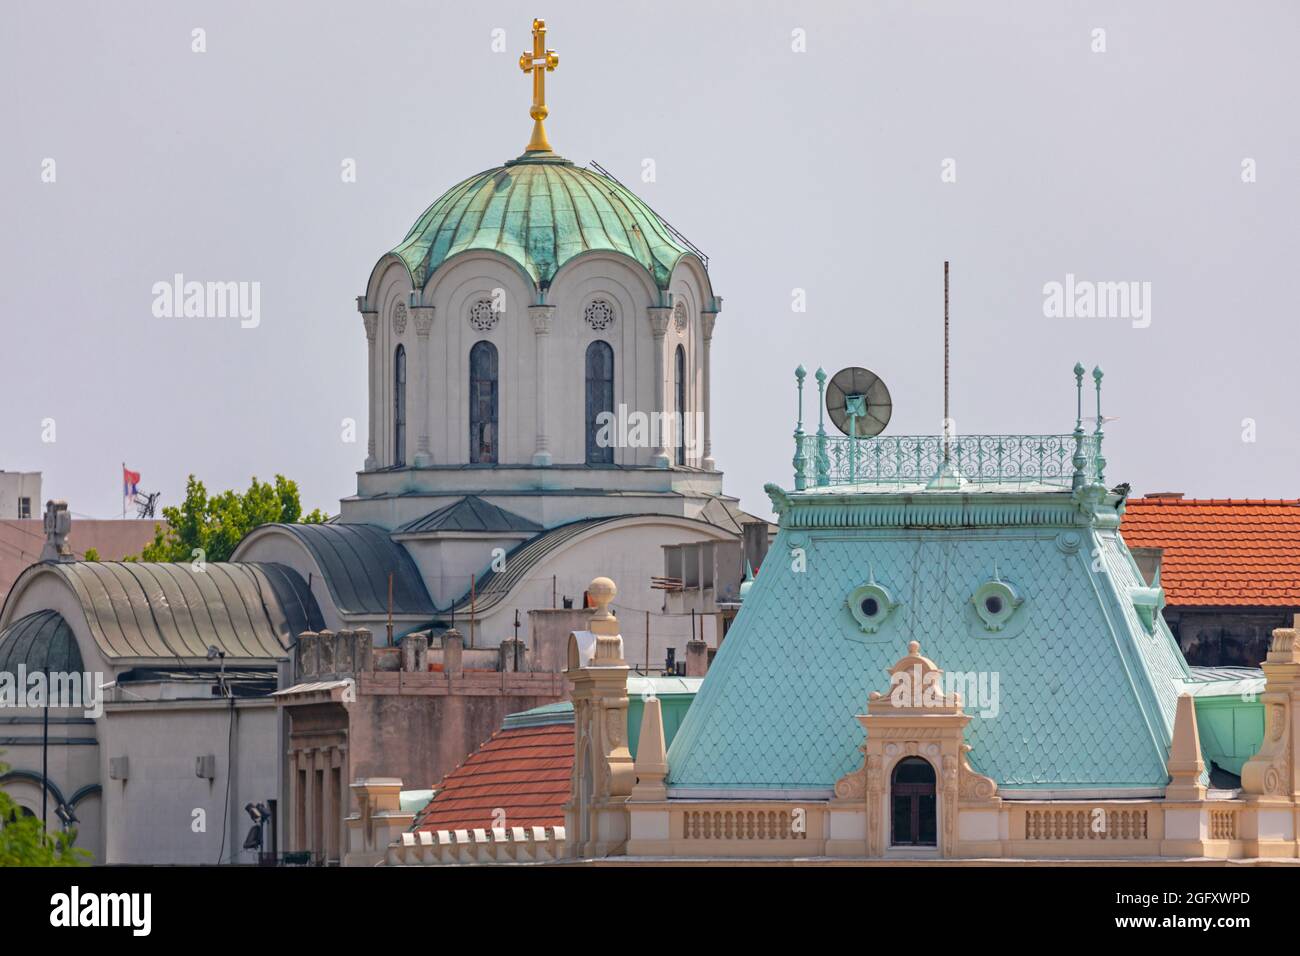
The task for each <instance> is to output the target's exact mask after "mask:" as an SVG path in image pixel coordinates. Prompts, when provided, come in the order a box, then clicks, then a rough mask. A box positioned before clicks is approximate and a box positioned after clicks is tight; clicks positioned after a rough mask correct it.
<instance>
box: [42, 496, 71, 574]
mask: <svg viewBox="0 0 1300 956" xmlns="http://www.w3.org/2000/svg"><path fill="white" fill-rule="evenodd" d="M71 531H72V515H71V514H69V513H68V503H67V502H66V501H59V500H57V499H51V500H49V501H47V502H45V547H43V548H42V549H41V560H42V561H75V560H77V559H76V558H75V557H74V556H73V554H72V548H70V547H69V546H68V534H69V533H70V532H71Z"/></svg>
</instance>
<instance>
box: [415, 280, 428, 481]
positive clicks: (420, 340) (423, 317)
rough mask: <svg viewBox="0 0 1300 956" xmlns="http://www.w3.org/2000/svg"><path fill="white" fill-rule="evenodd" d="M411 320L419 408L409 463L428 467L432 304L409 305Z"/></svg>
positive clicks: (417, 404)
mask: <svg viewBox="0 0 1300 956" xmlns="http://www.w3.org/2000/svg"><path fill="white" fill-rule="evenodd" d="M411 321H412V323H413V324H414V325H415V340H416V353H417V357H416V360H415V394H416V396H417V400H416V406H417V407H418V408H419V413H418V418H417V422H416V425H417V427H418V428H419V431H418V432H417V433H416V434H417V438H416V444H415V457H414V458H413V459H412V460H411V464H412V465H413V466H414V467H416V468H428V467H429V465H431V464H433V456H432V455H431V454H429V424H430V421H429V420H430V418H432V409H431V407H430V404H429V379H430V378H431V377H432V376H431V375H430V374H429V361H430V359H429V332H430V331H432V329H433V306H431V305H413V306H411Z"/></svg>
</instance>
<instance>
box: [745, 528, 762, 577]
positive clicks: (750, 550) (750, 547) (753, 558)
mask: <svg viewBox="0 0 1300 956" xmlns="http://www.w3.org/2000/svg"><path fill="white" fill-rule="evenodd" d="M741 537H742V540H743V542H744V555H745V556H744V560H745V561H748V562H749V566H750V567H751V568H753V569H754V570H755V571H757V570H758V566H759V565H760V564H762V563H763V558H765V557H767V522H766V521H746V522H745V523H744V524H743V525H741ZM741 567H742V568H743V567H744V565H743V564H742V565H741Z"/></svg>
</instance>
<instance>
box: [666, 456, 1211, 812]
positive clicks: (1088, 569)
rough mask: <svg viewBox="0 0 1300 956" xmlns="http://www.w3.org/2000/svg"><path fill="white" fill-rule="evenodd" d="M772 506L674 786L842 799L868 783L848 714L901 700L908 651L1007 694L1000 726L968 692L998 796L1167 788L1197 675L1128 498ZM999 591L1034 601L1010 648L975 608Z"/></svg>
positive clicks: (1015, 496)
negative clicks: (914, 643)
mask: <svg viewBox="0 0 1300 956" xmlns="http://www.w3.org/2000/svg"><path fill="white" fill-rule="evenodd" d="M1068 476H1069V472H1068V470H1067V471H1066V473H1065V477H1066V482H1067V483H1068V480H1069V477H1068ZM768 491H769V494H770V495H771V496H772V498H773V504H774V507H775V509H776V511H777V512H778V514H779V515H780V518H781V530H780V533H779V534H778V536H777V539H776V541H775V542H774V544H773V545H772V548H771V550H770V552H769V554H768V556H767V558H766V559H765V560H764V562H763V566H762V568H761V569H760V571H759V573H758V575H757V577H756V579H755V582H754V585H753V588H752V590H751V591H750V592H749V594H748V596H747V597H746V599H745V603H744V605H743V606H742V609H741V611H740V614H739V616H738V617H737V619H736V622H735V624H734V625H733V626H732V628H731V629H730V631H729V633H728V635H727V639H726V641H725V642H724V643H723V645H722V647H721V648H720V649H719V651H718V654H717V657H716V658H715V660H714V663H713V666H712V668H711V669H710V671H709V674H708V676H707V678H706V679H705V681H704V685H703V687H702V688H701V690H700V693H699V694H698V696H697V698H696V700H695V702H694V704H693V706H692V707H691V709H690V711H689V712H688V713H687V715H686V719H685V721H684V722H683V725H682V727H681V730H680V731H679V732H678V734H677V737H676V739H675V740H674V741H673V744H672V747H671V748H670V751H669V755H668V763H669V776H668V783H669V786H670V787H671V788H673V789H675V790H676V791H678V792H682V791H685V792H686V794H688V793H689V792H691V791H696V792H699V793H701V795H703V793H702V792H704V791H715V792H731V791H741V792H754V791H786V792H788V791H814V792H826V793H827V794H829V791H830V789H831V788H832V787H833V786H834V784H835V782H836V780H837V779H839V777H841V776H842V775H844V774H845V773H848V772H849V771H851V770H854V769H856V768H857V767H859V766H860V765H861V762H862V755H861V752H860V750H859V748H860V746H861V745H862V741H863V731H862V728H861V725H860V724H859V723H858V722H857V721H856V720H855V719H854V716H855V715H856V714H862V713H865V712H866V710H865V709H866V703H867V697H868V695H869V694H870V693H871V692H872V691H881V692H882V693H888V691H889V689H890V688H889V677H888V675H887V669H888V668H889V667H891V666H892V665H893V664H895V662H897V661H898V660H899V659H900V658H901V657H903V656H904V655H905V654H906V653H907V644H908V642H909V641H910V640H918V641H920V643H921V648H922V652H923V653H924V654H925V655H926V656H927V657H929V658H931V659H932V660H934V661H935V662H936V663H937V664H938V665H939V667H940V668H942V669H943V670H944V671H945V672H946V674H947V675H949V677H951V676H952V675H954V674H955V673H957V672H961V673H962V674H965V675H975V676H976V679H979V675H983V678H984V679H985V682H986V686H987V687H989V688H991V687H992V680H993V678H994V677H995V676H996V679H997V682H998V683H997V694H996V708H993V707H983V708H982V707H981V701H977V700H972V699H971V694H970V693H969V692H968V688H969V687H972V686H975V685H971V684H963V685H962V686H960V687H959V688H958V689H959V690H960V692H961V693H962V697H963V700H964V701H965V710H966V712H967V713H968V714H971V715H972V716H973V719H972V721H971V723H970V724H969V726H968V727H967V729H966V741H967V743H969V744H971V745H972V747H973V750H972V751H971V753H970V760H971V763H972V765H973V766H974V767H975V768H976V769H977V770H978V771H979V772H980V773H983V774H987V775H989V776H991V777H992V778H993V779H994V780H995V781H997V783H998V784H999V786H1000V787H1001V788H1002V790H1003V791H1004V792H1006V791H1030V792H1033V791H1040V792H1042V791H1061V790H1066V791H1071V790H1074V791H1080V792H1082V791H1107V792H1109V791H1112V790H1117V791H1127V790H1132V791H1135V792H1137V791H1150V790H1153V789H1157V788H1161V787H1163V786H1164V785H1165V784H1166V783H1167V782H1168V775H1167V773H1166V769H1165V763H1166V757H1167V754H1168V747H1169V742H1170V739H1171V735H1172V729H1173V719H1174V710H1175V706H1176V701H1177V696H1178V693H1179V690H1180V689H1181V686H1182V682H1183V681H1185V680H1187V678H1188V676H1189V674H1188V670H1187V666H1186V663H1185V662H1184V660H1183V657H1182V654H1181V653H1180V651H1179V650H1178V647H1177V644H1176V643H1175V641H1174V639H1173V636H1172V635H1171V634H1170V632H1169V629H1168V627H1167V626H1166V624H1165V623H1164V619H1163V618H1162V617H1161V616H1160V615H1159V614H1158V613H1154V614H1152V613H1151V610H1150V609H1151V608H1152V607H1154V608H1157V609H1158V607H1159V606H1160V604H1161V603H1162V602H1161V601H1160V600H1159V594H1160V592H1159V589H1158V587H1157V588H1149V587H1147V586H1146V582H1145V581H1144V580H1143V579H1142V577H1141V575H1140V573H1139V571H1138V569H1137V566H1136V564H1135V563H1134V561H1133V559H1132V557H1131V556H1130V554H1129V553H1128V549H1127V548H1126V547H1125V545H1124V542H1123V540H1122V539H1121V537H1120V535H1119V531H1118V529H1117V525H1118V516H1117V514H1116V510H1115V506H1116V504H1117V503H1118V501H1119V496H1118V495H1116V494H1114V493H1107V492H1106V491H1105V488H1104V486H1103V485H1101V484H1098V483H1096V482H1095V481H1093V482H1092V483H1090V484H1088V485H1086V486H1085V487H1083V488H1081V489H1079V490H1078V491H1071V490H1069V488H1068V487H1062V488H1060V489H1059V490H1057V489H1051V488H1046V487H1044V486H1041V485H1040V486H1037V487H1035V488H1033V489H1032V490H1008V489H1007V488H1006V487H1005V486H1003V485H986V486H983V487H981V486H979V485H973V484H971V485H965V486H964V487H963V488H961V489H958V490H944V491H938V490H935V491H925V490H915V491H910V492H906V493H904V492H901V491H899V490H898V489H897V488H888V487H881V486H875V487H871V488H868V487H866V486H862V487H859V488H844V487H837V488H835V489H834V490H833V491H832V489H831V488H829V487H826V488H813V489H811V490H808V491H803V492H793V493H786V492H783V491H781V489H779V488H777V487H776V486H772V485H769V486H768ZM800 555H802V558H800ZM800 560H802V561H804V562H806V567H805V569H804V570H802V571H801V570H799V569H798V568H799V563H800ZM995 577H996V579H998V580H1000V581H1001V582H1004V583H1005V584H1006V585H1008V586H1009V587H1010V588H1011V589H1012V591H1013V593H1014V594H1015V595H1016V597H1017V598H1018V599H1019V600H1020V601H1021V602H1022V603H1020V605H1019V606H1018V607H1016V608H1015V610H1014V612H1013V613H1012V615H1011V617H1010V619H1009V620H1008V622H1007V623H1006V624H1005V626H1004V628H1003V629H1002V630H1001V631H991V630H989V629H988V628H987V627H986V625H985V623H984V621H983V620H982V619H981V617H980V615H979V614H978V613H977V611H976V606H975V604H974V603H973V601H972V597H973V596H974V595H975V594H976V592H977V591H978V590H979V589H980V588H981V587H982V586H984V585H986V584H987V583H989V582H990V581H993V580H994V579H995ZM871 582H874V583H875V584H876V585H878V586H879V587H880V588H883V589H884V594H886V595H887V598H884V600H885V601H886V602H888V601H892V602H893V603H894V604H895V606H894V607H893V610H892V611H891V612H890V613H889V614H888V616H887V617H886V618H885V620H884V623H883V624H881V625H880V626H879V627H878V629H877V630H875V632H874V633H867V632H866V630H864V628H863V627H862V626H861V625H860V624H859V622H858V620H857V619H856V618H855V616H854V614H853V613H852V612H851V611H850V607H849V601H848V598H849V595H850V592H853V591H854V589H856V588H859V587H860V586H862V585H867V584H870V583H871ZM874 593H877V594H880V592H874ZM859 599H860V598H859ZM981 599H982V598H981ZM1144 612H1145V614H1146V617H1144V616H1143V615H1144ZM1146 620H1150V621H1151V622H1152V623H1151V625H1150V626H1148V625H1147V624H1146V623H1145V621H1146ZM986 699H987V698H986ZM982 710H983V714H982V715H981V711H982ZM686 794H683V795H686ZM1026 795H1029V794H1026Z"/></svg>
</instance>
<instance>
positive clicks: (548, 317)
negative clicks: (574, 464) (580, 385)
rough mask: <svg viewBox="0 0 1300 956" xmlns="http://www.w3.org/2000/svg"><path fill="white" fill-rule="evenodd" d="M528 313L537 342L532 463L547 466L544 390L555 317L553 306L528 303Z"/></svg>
mask: <svg viewBox="0 0 1300 956" xmlns="http://www.w3.org/2000/svg"><path fill="white" fill-rule="evenodd" d="M528 315H529V318H531V319H532V320H533V334H534V335H535V336H536V342H537V376H536V381H537V392H536V397H535V399H534V405H535V407H536V414H537V444H536V445H535V446H534V449H533V464H534V465H541V466H548V465H550V464H551V439H550V437H549V436H548V435H547V434H546V391H547V389H548V388H549V387H550V380H549V374H550V373H549V365H550V351H551V346H550V341H551V322H552V320H553V319H554V318H555V306H553V305H530V306H529V307H528Z"/></svg>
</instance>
